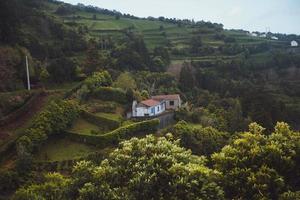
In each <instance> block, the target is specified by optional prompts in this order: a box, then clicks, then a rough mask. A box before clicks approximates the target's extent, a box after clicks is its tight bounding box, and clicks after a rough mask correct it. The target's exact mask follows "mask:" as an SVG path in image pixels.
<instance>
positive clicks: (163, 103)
mask: <svg viewBox="0 0 300 200" xmlns="http://www.w3.org/2000/svg"><path fill="white" fill-rule="evenodd" d="M180 106H181V99H180V96H179V95H178V94H171V95H157V96H152V97H151V99H147V100H145V101H141V102H140V103H138V102H137V101H133V103H132V113H131V116H132V117H148V116H149V117H153V116H157V115H160V114H162V113H163V112H165V111H166V110H176V109H177V108H179V107H180Z"/></svg>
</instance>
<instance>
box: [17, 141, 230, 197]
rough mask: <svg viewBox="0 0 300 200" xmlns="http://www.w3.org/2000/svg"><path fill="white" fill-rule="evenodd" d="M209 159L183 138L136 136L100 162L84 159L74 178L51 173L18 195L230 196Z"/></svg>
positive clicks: (79, 164)
mask: <svg viewBox="0 0 300 200" xmlns="http://www.w3.org/2000/svg"><path fill="white" fill-rule="evenodd" d="M170 138H172V137H171V136H170ZM204 164H205V158H203V157H198V156H193V155H192V154H191V152H190V151H186V150H185V149H183V148H181V147H180V146H179V143H178V141H171V139H170V140H168V139H166V138H164V137H161V138H156V137H154V136H152V135H150V136H147V137H146V138H143V139H137V138H133V139H131V140H129V141H125V142H123V143H121V145H120V148H118V149H116V150H115V151H114V152H112V153H111V154H110V155H109V157H108V159H106V160H104V161H102V162H101V164H100V165H99V166H96V165H94V164H92V163H91V162H86V161H82V162H79V163H78V164H77V165H76V166H75V167H74V169H73V173H72V175H71V177H70V179H66V178H63V177H62V176H60V175H58V174H50V175H47V177H46V180H45V182H43V183H41V184H35V185H31V186H29V187H27V188H23V189H20V190H18V191H17V193H16V195H15V199H37V198H39V199H43V198H45V199H89V200H90V199H109V200H111V199H224V194H223V190H222V189H221V187H220V186H219V185H218V183H217V182H216V180H217V177H219V175H220V174H219V173H218V172H216V171H214V170H211V169H209V168H207V167H206V166H205V165H204Z"/></svg>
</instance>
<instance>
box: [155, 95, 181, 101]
mask: <svg viewBox="0 0 300 200" xmlns="http://www.w3.org/2000/svg"><path fill="white" fill-rule="evenodd" d="M151 98H152V99H155V100H177V99H180V96H179V94H168V95H157V96H152V97H151Z"/></svg>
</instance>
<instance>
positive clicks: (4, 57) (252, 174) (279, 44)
mask: <svg viewBox="0 0 300 200" xmlns="http://www.w3.org/2000/svg"><path fill="white" fill-rule="evenodd" d="M0 19H1V20H0V80H1V85H0V127H1V129H2V130H1V131H0V155H1V159H0V161H1V170H0V182H1V183H0V194H1V195H0V199H1V198H3V199H6V198H8V197H9V198H10V197H11V198H14V199H43V198H44V199H142V198H144V199H298V198H299V178H300V177H299V173H300V172H299V169H298V168H297V166H299V164H300V163H299V160H300V159H299V153H300V140H299V132H297V130H299V129H300V127H299V123H300V80H299V77H300V48H298V47H291V41H293V40H295V41H298V43H300V36H299V35H286V34H277V33H271V32H269V33H259V32H256V33H255V34H251V33H250V32H248V31H246V30H227V29H224V27H223V25H222V24H218V23H213V22H205V21H194V20H188V19H175V18H165V17H159V18H154V17H148V18H139V17H135V16H132V15H130V14H123V13H120V12H118V11H111V10H107V9H102V8H98V7H93V6H86V5H83V4H78V5H76V6H74V5H70V4H66V3H62V2H59V1H55V0H9V1H0ZM26 56H27V57H28V59H29V72H30V80H31V85H32V88H33V90H32V91H31V92H28V91H26V87H27V86H26V84H27V79H26V66H25V57H26ZM175 93H176V94H180V96H181V98H182V99H183V102H184V104H183V106H182V107H181V108H180V109H179V110H177V111H176V112H175V121H176V124H175V125H171V126H169V127H167V128H165V129H163V130H159V131H157V124H158V123H159V122H158V121H156V120H146V121H139V122H137V121H134V120H129V119H127V118H126V113H127V112H128V110H130V108H131V103H132V101H133V100H138V101H141V100H144V99H147V98H149V97H150V96H152V95H159V94H175ZM31 109H32V114H28V112H29V110H31ZM18 116H19V118H22V119H21V120H20V119H18ZM25 118H26V119H25ZM23 119H24V120H23ZM278 122H281V123H278ZM283 122H285V123H283ZM288 124H289V125H288ZM263 127H264V128H263ZM293 130H295V131H293ZM147 134H154V135H150V136H147V137H145V135H147ZM135 137H138V138H139V139H137V138H135ZM78 161H80V162H78ZM77 162H78V163H77ZM76 163H77V164H76ZM44 172H55V173H49V174H47V175H45V176H44ZM56 172H60V173H61V174H59V173H56ZM33 182H34V184H32V183H33ZM8 183H9V184H8ZM15 191H17V192H16V193H15ZM2 193H3V195H2Z"/></svg>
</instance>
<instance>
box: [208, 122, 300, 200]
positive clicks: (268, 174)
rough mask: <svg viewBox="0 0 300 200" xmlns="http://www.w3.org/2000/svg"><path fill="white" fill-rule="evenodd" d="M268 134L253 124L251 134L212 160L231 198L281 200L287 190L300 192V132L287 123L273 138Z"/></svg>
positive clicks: (235, 141)
mask: <svg viewBox="0 0 300 200" xmlns="http://www.w3.org/2000/svg"><path fill="white" fill-rule="evenodd" d="M264 130H265V129H264V128H262V127H261V126H259V125H258V124H256V123H252V124H251V125H250V126H249V132H245V133H243V134H241V135H240V137H239V138H237V139H235V140H233V141H232V143H231V144H229V145H227V146H225V147H224V148H223V149H222V151H221V152H220V153H216V154H214V155H213V156H212V159H213V161H214V167H215V169H216V170H219V171H220V172H222V173H223V175H224V180H223V185H224V189H225V193H226V195H227V197H228V198H230V199H231V198H233V199H277V198H278V197H279V195H280V194H281V193H283V192H285V191H287V190H292V191H299V189H300V188H299V185H300V184H299V180H300V177H299V175H300V171H299V169H300V168H299V164H300V163H299V161H300V159H299V155H300V154H299V152H300V134H299V132H294V131H291V130H290V128H289V126H288V125H287V124H285V123H277V125H276V127H275V130H274V132H273V133H272V134H270V135H265V134H264ZM291 199H294V198H291Z"/></svg>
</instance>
